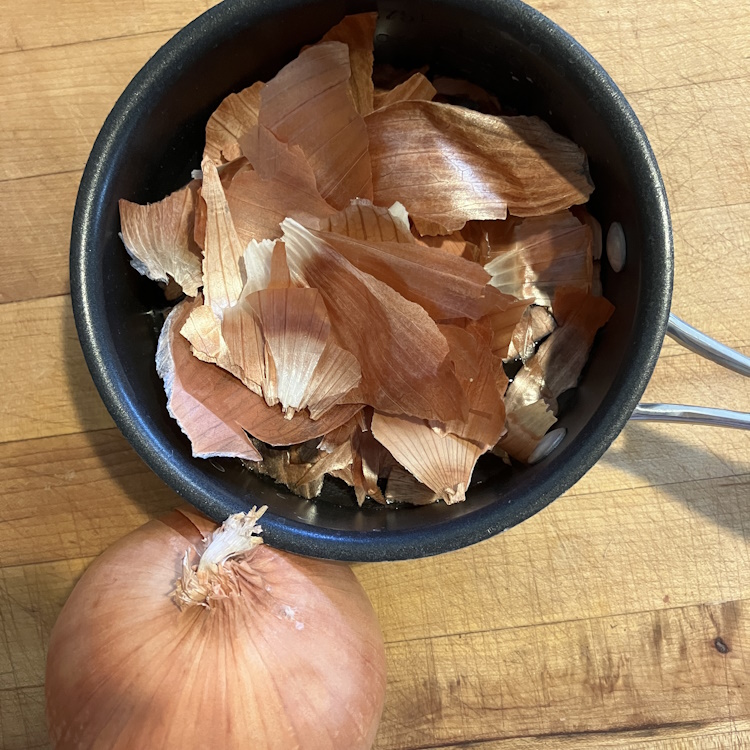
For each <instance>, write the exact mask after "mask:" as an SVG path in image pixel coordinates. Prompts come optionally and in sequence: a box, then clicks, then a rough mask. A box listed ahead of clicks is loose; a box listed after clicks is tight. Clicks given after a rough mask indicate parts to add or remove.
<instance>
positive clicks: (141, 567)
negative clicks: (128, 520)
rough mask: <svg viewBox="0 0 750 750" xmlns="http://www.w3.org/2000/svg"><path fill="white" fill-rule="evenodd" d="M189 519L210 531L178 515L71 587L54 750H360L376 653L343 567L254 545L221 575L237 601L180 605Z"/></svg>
mask: <svg viewBox="0 0 750 750" xmlns="http://www.w3.org/2000/svg"><path fill="white" fill-rule="evenodd" d="M190 518H192V519H193V520H192V521H191V520H189V519H190ZM196 524H197V525H198V526H200V527H201V529H202V530H204V531H207V530H208V529H209V528H211V527H214V525H213V524H211V525H209V522H207V521H206V520H204V519H198V518H196V514H195V513H194V512H186V513H185V514H182V513H180V512H179V511H175V512H173V513H171V514H169V516H167V517H165V518H163V519H160V520H156V521H151V522H150V523H147V524H146V525H144V526H142V527H141V528H140V529H137V530H136V531H134V532H133V533H131V534H129V535H128V536H126V537H124V538H123V539H121V540H120V541H119V542H117V543H116V544H115V545H113V546H112V547H110V548H109V549H108V550H106V551H105V552H104V553H103V554H102V555H101V556H100V557H99V558H98V559H97V560H96V561H95V562H94V563H93V564H92V565H91V567H90V568H89V569H88V570H87V571H86V573H84V575H83V577H82V578H81V580H80V581H79V583H78V585H77V586H76V588H75V589H74V591H73V593H72V594H71V596H70V598H69V599H68V601H67V603H66V604H65V606H64V607H63V610H62V612H61V613H60V616H59V618H58V620H57V622H56V624H55V627H54V629H53V631H52V636H51V639H50V646H49V655H48V659H47V677H46V704H47V720H48V724H49V729H50V736H51V738H52V741H53V746H54V747H55V748H56V750H73V748H75V749H76V750H149V749H152V748H153V749H154V750H156V748H159V750H191V749H192V748H195V749H196V750H197V749H198V748H201V750H203V749H204V748H209V749H210V750H235V749H236V750H339V748H340V749H341V750H344V749H345V750H360V749H361V750H368V749H369V748H370V747H371V746H372V743H373V741H374V739H375V733H376V731H377V725H378V721H379V719H380V715H381V713H382V709H383V701H384V697H385V650H384V646H383V639H382V634H381V632H380V627H379V625H378V621H377V617H376V615H375V612H374V610H373V609H372V605H371V604H370V602H369V600H368V598H367V595H366V593H365V591H364V590H363V589H362V587H361V585H360V584H359V582H358V581H357V579H356V577H355V576H354V574H353V573H352V571H351V569H350V568H349V566H347V565H344V564H339V563H333V562H328V561H323V560H313V559H308V558H304V557H299V556H297V555H292V554H288V553H284V552H280V551H278V550H274V549H272V548H270V547H267V546H265V545H260V546H258V547H256V548H255V549H254V550H252V551H251V552H250V553H248V555H247V556H245V557H242V558H238V559H236V560H230V561H228V562H227V563H226V564H225V566H224V568H223V571H224V573H223V578H225V579H226V578H228V579H229V580H230V582H231V583H232V585H233V586H236V592H237V593H235V594H233V595H230V596H228V597H225V598H218V599H212V600H211V601H210V607H208V608H207V607H204V606H192V607H189V608H187V609H184V610H180V609H179V608H178V606H177V605H176V604H175V602H174V601H173V599H172V592H173V590H174V588H175V582H176V580H177V579H178V578H179V577H180V575H181V573H182V562H183V558H184V555H185V553H186V552H189V554H190V560H191V562H193V563H195V562H197V561H198V558H199V555H200V553H201V552H202V551H203V549H204V548H205V543H204V541H203V539H202V537H201V533H200V531H199V530H198V528H197V527H196ZM225 582H226V581H225Z"/></svg>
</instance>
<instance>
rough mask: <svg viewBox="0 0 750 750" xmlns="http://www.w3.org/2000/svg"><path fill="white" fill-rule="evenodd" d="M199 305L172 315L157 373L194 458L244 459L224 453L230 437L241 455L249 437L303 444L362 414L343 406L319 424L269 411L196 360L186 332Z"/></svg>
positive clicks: (254, 455) (186, 306) (303, 415)
mask: <svg viewBox="0 0 750 750" xmlns="http://www.w3.org/2000/svg"><path fill="white" fill-rule="evenodd" d="M199 304H200V298H197V299H196V300H189V301H188V300H185V301H184V302H181V303H180V304H179V305H177V307H175V308H174V310H172V312H171V313H170V314H169V317H168V318H167V321H166V323H165V324H164V328H163V329H162V333H161V336H160V338H159V351H158V353H157V370H158V371H159V374H160V376H161V378H162V379H163V380H164V385H165V390H166V391H167V396H168V401H167V408H168V409H169V413H170V414H171V415H172V416H173V417H174V419H176V420H177V423H178V424H179V425H180V428H181V429H182V431H183V432H184V433H185V434H186V435H187V436H188V437H189V438H190V441H191V443H192V447H193V455H194V456H198V457H208V456H212V455H221V456H229V455H239V454H237V453H236V452H235V453H230V452H228V451H226V450H225V449H223V443H222V442H221V441H220V440H219V438H220V437H223V435H224V433H225V432H228V433H229V436H230V437H231V438H232V450H236V448H235V443H234V439H235V438H239V437H243V436H244V432H248V433H250V434H251V435H252V436H253V437H256V438H258V440H262V441H263V442H264V443H268V444H269V445H293V444H295V443H303V442H305V441H306V440H311V439H312V438H315V437H321V436H323V435H325V434H326V433H328V432H331V430H335V429H336V428H337V427H340V426H341V425H342V424H344V423H345V422H347V421H348V420H349V419H351V418H352V417H353V416H354V415H355V414H356V413H357V412H358V411H360V410H361V409H362V406H361V405H360V404H341V405H337V406H334V407H333V408H331V409H329V410H328V411H326V413H325V414H323V415H322V416H321V417H320V419H318V420H313V419H311V418H310V417H309V416H308V415H307V414H306V413H305V412H300V413H298V414H295V415H294V417H292V419H285V417H284V413H283V412H282V410H281V408H280V407H279V406H268V404H266V402H265V401H264V400H263V398H261V397H260V396H258V395H257V394H255V393H253V392H252V391H251V390H250V389H249V388H247V387H245V385H243V383H242V382H241V381H239V380H238V379H237V378H235V377H233V376H232V375H230V374H229V373H228V372H226V371H225V370H223V369H221V368H220V367H217V366H215V365H213V364H209V363H207V362H202V361H201V360H199V359H198V358H196V357H194V356H193V354H192V353H191V349H190V342H189V341H188V340H187V339H186V338H184V337H183V336H182V335H180V331H181V330H182V328H183V326H184V324H185V321H186V320H187V318H188V316H189V315H190V314H191V312H192V311H193V310H194V309H196V308H197V306H198V305H199ZM215 433H216V439H214V434H215ZM246 442H247V441H246ZM242 445H243V447H244V446H245V443H244V442H243V443H242ZM248 445H250V448H249V449H248V450H249V451H250V454H249V455H248V456H246V457H247V458H249V459H250V460H258V458H259V456H258V454H257V452H256V451H255V449H254V448H253V446H252V444H249V442H248Z"/></svg>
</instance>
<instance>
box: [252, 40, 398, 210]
mask: <svg viewBox="0 0 750 750" xmlns="http://www.w3.org/2000/svg"><path fill="white" fill-rule="evenodd" d="M350 74H351V68H350V65H349V49H348V47H347V46H346V45H345V44H342V43H341V42H322V43H320V44H316V45H315V46H313V47H309V48H308V49H306V50H304V52H301V53H300V55H299V57H297V58H296V59H295V60H292V62H290V63H289V64H288V65H286V66H284V67H283V68H282V69H281V70H280V71H279V73H278V74H277V75H276V76H275V77H274V78H273V79H272V80H271V81H269V82H268V84H267V85H266V87H265V88H264V89H263V92H262V93H261V104H260V116H259V120H258V122H259V124H260V125H262V126H264V127H266V128H268V129H269V130H270V131H271V132H272V133H273V134H274V135H275V136H276V137H277V138H278V139H279V140H281V141H283V142H284V143H289V144H290V145H292V146H294V145H298V146H299V147H300V148H301V149H302V152H303V153H304V155H305V157H306V158H307V160H308V161H309V163H310V167H311V168H312V170H313V172H314V174H315V179H316V182H317V185H318V190H319V191H320V195H321V196H322V197H323V198H324V199H325V200H327V201H328V202H329V203H330V204H331V205H332V206H333V207H334V208H344V207H346V206H347V205H349V201H350V200H351V199H352V198H372V171H371V168H370V154H369V151H368V142H367V128H366V127H365V123H364V120H363V119H362V116H361V115H360V114H359V112H357V110H356V108H355V106H354V104H353V102H352V101H351V99H350V98H349V95H348V93H347V86H348V83H349V78H350ZM313 122H314V123H315V127H311V123H313ZM392 202H393V201H391V203H392Z"/></svg>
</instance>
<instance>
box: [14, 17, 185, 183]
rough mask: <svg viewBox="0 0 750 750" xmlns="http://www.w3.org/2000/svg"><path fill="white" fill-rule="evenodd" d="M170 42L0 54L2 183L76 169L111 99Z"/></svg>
mask: <svg viewBox="0 0 750 750" xmlns="http://www.w3.org/2000/svg"><path fill="white" fill-rule="evenodd" d="M50 12H51V13H54V11H50ZM170 36H171V34H169V33H164V32H154V33H152V34H139V35H137V36H133V37H128V38H119V39H107V40H104V41H98V42H82V43H80V44H71V45H66V46H62V47H45V48H43V49H35V50H29V51H27V52H8V53H6V54H4V55H0V104H2V107H3V128H2V130H0V180H10V179H14V178H17V177H31V176H34V175H43V174H57V173H59V172H69V171H72V170H80V169H82V168H83V166H84V164H85V163H86V158H87V157H88V154H89V151H90V150H91V146H92V145H93V143H94V139H95V138H96V134H97V132H98V131H99V128H100V127H101V125H102V123H103V122H104V118H105V117H106V116H107V114H108V113H109V111H110V109H111V108H112V106H113V105H114V103H115V101H116V99H117V97H118V96H119V95H120V94H121V93H122V90H123V89H124V88H125V86H126V85H127V84H128V82H129V81H130V79H131V78H132V77H133V76H134V75H135V73H137V72H138V70H139V69H140V68H141V66H142V65H143V64H144V63H145V62H146V60H148V58H149V57H150V56H151V55H152V54H153V53H154V52H155V51H156V50H157V49H158V47H160V46H161V45H162V44H164V42H166V41H167V39H169V37H170ZM31 92H33V95H30V93H31Z"/></svg>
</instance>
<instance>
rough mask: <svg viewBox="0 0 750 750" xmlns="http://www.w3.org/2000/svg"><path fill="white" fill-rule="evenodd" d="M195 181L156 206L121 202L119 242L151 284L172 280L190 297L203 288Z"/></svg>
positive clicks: (132, 262)
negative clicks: (194, 234) (196, 218)
mask: <svg viewBox="0 0 750 750" xmlns="http://www.w3.org/2000/svg"><path fill="white" fill-rule="evenodd" d="M197 191H198V181H197V180H193V181H192V182H190V183H188V184H187V185H186V186H185V187H184V188H182V189H181V190H177V191H175V192H174V193H172V194H171V195H168V196H167V197H166V198H164V199H163V200H161V201H159V202H158V203H151V204H149V205H147V206H140V205H138V204H137V203H131V202H130V201H126V200H121V201H120V223H121V225H122V234H121V237H122V241H123V244H124V245H125V249H126V250H127V251H128V254H129V255H130V257H131V261H130V265H132V266H133V268H135V270H136V271H138V273H140V274H143V275H144V276H147V277H148V278H149V279H153V280H154V281H161V282H162V283H164V284H166V283H168V281H169V279H170V278H172V279H174V280H175V281H176V282H177V283H178V284H179V285H180V287H182V290H183V291H184V292H185V294H187V295H188V296H190V297H194V296H195V295H196V294H197V293H198V289H199V288H200V287H201V285H202V283H203V282H202V275H201V254H200V248H199V247H198V246H197V244H196V243H195V240H194V239H193V233H194V222H195V217H194V213H195V206H196V203H197V201H198V196H197Z"/></svg>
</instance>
